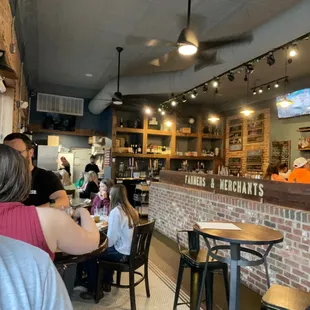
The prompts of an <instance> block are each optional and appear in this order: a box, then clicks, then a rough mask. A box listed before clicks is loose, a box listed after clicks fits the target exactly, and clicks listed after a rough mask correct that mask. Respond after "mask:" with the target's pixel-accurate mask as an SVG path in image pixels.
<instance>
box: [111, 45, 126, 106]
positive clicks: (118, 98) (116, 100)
mask: <svg viewBox="0 0 310 310" xmlns="http://www.w3.org/2000/svg"><path fill="white" fill-rule="evenodd" d="M116 50H117V52H118V70H117V92H116V93H114V96H113V98H112V102H113V104H115V105H122V104H123V95H122V93H121V92H120V91H119V80H120V75H121V52H122V51H123V50H124V49H123V48H122V47H119V46H118V47H117V48H116Z"/></svg>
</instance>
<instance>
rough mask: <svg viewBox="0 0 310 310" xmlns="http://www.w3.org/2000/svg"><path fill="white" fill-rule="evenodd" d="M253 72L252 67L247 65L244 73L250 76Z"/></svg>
mask: <svg viewBox="0 0 310 310" xmlns="http://www.w3.org/2000/svg"><path fill="white" fill-rule="evenodd" d="M253 71H254V66H253V65H252V64H251V63H249V64H247V65H246V73H247V74H251V73H253Z"/></svg>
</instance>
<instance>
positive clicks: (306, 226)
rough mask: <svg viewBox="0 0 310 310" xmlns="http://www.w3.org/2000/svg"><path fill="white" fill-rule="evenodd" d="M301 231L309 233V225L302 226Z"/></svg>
mask: <svg viewBox="0 0 310 310" xmlns="http://www.w3.org/2000/svg"><path fill="white" fill-rule="evenodd" d="M302 229H303V230H307V231H310V225H305V224H304V225H302Z"/></svg>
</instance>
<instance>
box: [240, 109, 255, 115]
mask: <svg viewBox="0 0 310 310" xmlns="http://www.w3.org/2000/svg"><path fill="white" fill-rule="evenodd" d="M240 113H241V114H243V115H244V116H250V115H251V114H253V113H254V111H253V110H250V109H244V110H242V111H241V112H240Z"/></svg>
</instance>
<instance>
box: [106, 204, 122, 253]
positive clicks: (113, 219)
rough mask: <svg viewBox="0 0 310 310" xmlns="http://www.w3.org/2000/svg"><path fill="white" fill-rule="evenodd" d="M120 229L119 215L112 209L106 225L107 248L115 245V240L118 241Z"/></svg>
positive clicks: (117, 211)
mask: <svg viewBox="0 0 310 310" xmlns="http://www.w3.org/2000/svg"><path fill="white" fill-rule="evenodd" d="M120 228H121V214H120V212H119V210H117V209H114V210H113V212H111V213H110V217H109V225H108V234H107V235H108V240H109V247H111V246H113V245H115V243H116V242H117V240H118V239H119V235H120Z"/></svg>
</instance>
